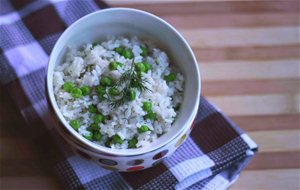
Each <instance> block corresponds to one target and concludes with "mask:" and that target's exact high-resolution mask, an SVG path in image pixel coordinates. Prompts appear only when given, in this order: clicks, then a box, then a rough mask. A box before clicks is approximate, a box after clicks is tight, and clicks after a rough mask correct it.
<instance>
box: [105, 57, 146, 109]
mask: <svg viewBox="0 0 300 190" xmlns="http://www.w3.org/2000/svg"><path fill="white" fill-rule="evenodd" d="M134 67H135V64H134V59H132V63H131V67H130V69H129V70H127V71H125V72H124V73H123V74H122V75H121V77H120V79H119V80H118V81H117V82H116V83H115V85H114V86H113V87H112V88H116V89H120V90H119V93H118V96H112V95H109V96H108V101H109V102H110V105H111V106H112V107H118V106H120V105H122V104H124V103H125V102H126V101H132V100H134V99H135V97H136V92H135V90H134V88H136V89H137V90H139V91H141V92H142V91H145V90H149V91H151V90H150V89H149V88H147V87H146V86H145V84H146V83H147V81H146V80H143V79H142V78H141V77H139V76H138V72H137V71H136V70H135V69H134Z"/></svg>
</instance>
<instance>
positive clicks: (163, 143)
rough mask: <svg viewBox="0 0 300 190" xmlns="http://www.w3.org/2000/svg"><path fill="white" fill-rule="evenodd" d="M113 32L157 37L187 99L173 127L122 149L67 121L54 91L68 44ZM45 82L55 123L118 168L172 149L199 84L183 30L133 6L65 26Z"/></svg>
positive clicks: (143, 164)
mask: <svg viewBox="0 0 300 190" xmlns="http://www.w3.org/2000/svg"><path fill="white" fill-rule="evenodd" d="M109 35H113V36H138V37H139V38H141V39H147V40H151V41H153V42H154V43H155V45H156V46H157V47H159V48H160V49H162V50H163V51H165V52H166V53H167V55H168V56H169V58H170V60H171V64H173V66H175V67H177V68H178V69H179V70H180V71H181V73H182V74H183V75H184V78H185V84H184V85H185V86H184V100H183V102H182V106H181V108H180V111H179V114H178V117H177V118H176V120H175V122H174V124H173V125H172V127H171V130H170V131H169V132H167V133H166V134H164V135H162V136H161V137H159V138H158V139H157V140H155V141H154V142H153V143H151V144H150V145H149V146H146V147H142V148H137V149H122V150H120V149H110V148H107V147H104V146H100V145H97V144H95V143H93V142H91V141H89V140H87V139H85V138H84V137H82V136H81V135H80V134H78V133H77V132H76V131H75V130H74V129H73V128H72V127H71V126H70V125H69V124H68V122H67V121H66V120H65V118H64V117H63V115H62V114H61V112H60V110H59V108H58V105H57V103H56V100H55V97H54V92H53V71H54V68H55V66H56V65H58V64H61V63H62V61H63V58H64V55H65V53H66V50H67V47H68V46H73V47H80V46H82V45H83V44H86V43H91V42H95V41H101V40H105V39H107V36H109ZM46 85H47V95H48V98H49V105H50V106H51V107H52V108H53V111H54V114H53V115H54V117H56V118H57V121H58V126H56V128H57V129H58V131H59V132H60V134H61V135H63V137H64V138H65V139H66V140H67V141H68V142H69V143H70V145H71V147H72V148H73V149H74V150H75V151H76V152H77V153H79V154H81V155H84V156H85V157H86V158H88V159H92V160H95V161H96V162H97V163H99V164H100V165H101V166H103V167H105V168H109V169H115V170H119V171H134V170H140V169H144V168H148V167H151V166H152V165H155V163H157V162H158V161H160V160H161V159H162V158H163V157H165V156H169V155H171V154H172V153H173V152H174V151H175V150H176V148H177V147H178V146H179V145H180V144H181V143H182V142H183V140H184V139H185V138H186V136H188V134H189V133H190V131H191V130H190V128H191V126H192V122H193V120H194V118H195V116H196V113H197V109H198V105H199V100H200V89H201V83H200V72H199V69H198V66H197V61H196V58H195V56H194V54H193V52H192V50H191V48H190V46H189V45H188V43H187V42H186V41H185V39H184V38H183V37H182V36H181V35H180V34H179V32H178V31H177V30H176V29H175V28H173V27H172V26H171V25H170V24H168V23H167V22H166V21H164V20H162V19H161V18H159V17H157V16H155V15H152V14H150V13H147V12H144V11H140V10H136V9H129V8H110V9H105V10H100V11H97V12H94V13H91V14H89V15H86V16H84V17H83V18H81V19H79V20H78V21H76V22H75V23H73V24H72V25H71V26H70V27H69V28H67V29H66V30H65V32H64V33H63V34H62V35H61V37H60V38H59V39H58V41H57V42H56V44H55V46H54V48H53V50H52V52H51V55H50V59H49V65H48V71H47V84H46ZM59 124H60V125H59ZM178 141H180V142H178Z"/></svg>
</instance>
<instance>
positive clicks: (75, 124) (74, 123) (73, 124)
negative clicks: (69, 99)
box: [69, 119, 80, 131]
mask: <svg viewBox="0 0 300 190" xmlns="http://www.w3.org/2000/svg"><path fill="white" fill-rule="evenodd" d="M69 124H70V125H71V127H72V128H73V129H75V130H76V131H78V129H79V128H80V122H79V121H78V120H76V119H74V120H71V121H70V123H69Z"/></svg>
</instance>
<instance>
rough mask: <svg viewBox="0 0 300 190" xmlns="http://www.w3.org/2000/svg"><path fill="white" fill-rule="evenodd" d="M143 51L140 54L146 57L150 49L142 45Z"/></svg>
mask: <svg viewBox="0 0 300 190" xmlns="http://www.w3.org/2000/svg"><path fill="white" fill-rule="evenodd" d="M141 49H142V53H141V54H140V55H141V56H143V57H146V56H147V55H148V50H147V48H146V47H145V46H141Z"/></svg>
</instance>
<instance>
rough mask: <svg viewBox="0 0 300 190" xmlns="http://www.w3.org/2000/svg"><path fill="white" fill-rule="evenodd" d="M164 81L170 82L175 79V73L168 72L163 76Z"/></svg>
mask: <svg viewBox="0 0 300 190" xmlns="http://www.w3.org/2000/svg"><path fill="white" fill-rule="evenodd" d="M164 79H165V81H167V82H172V81H174V80H175V79H176V75H175V74H174V73H170V74H168V75H166V76H165V77H164Z"/></svg>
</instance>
